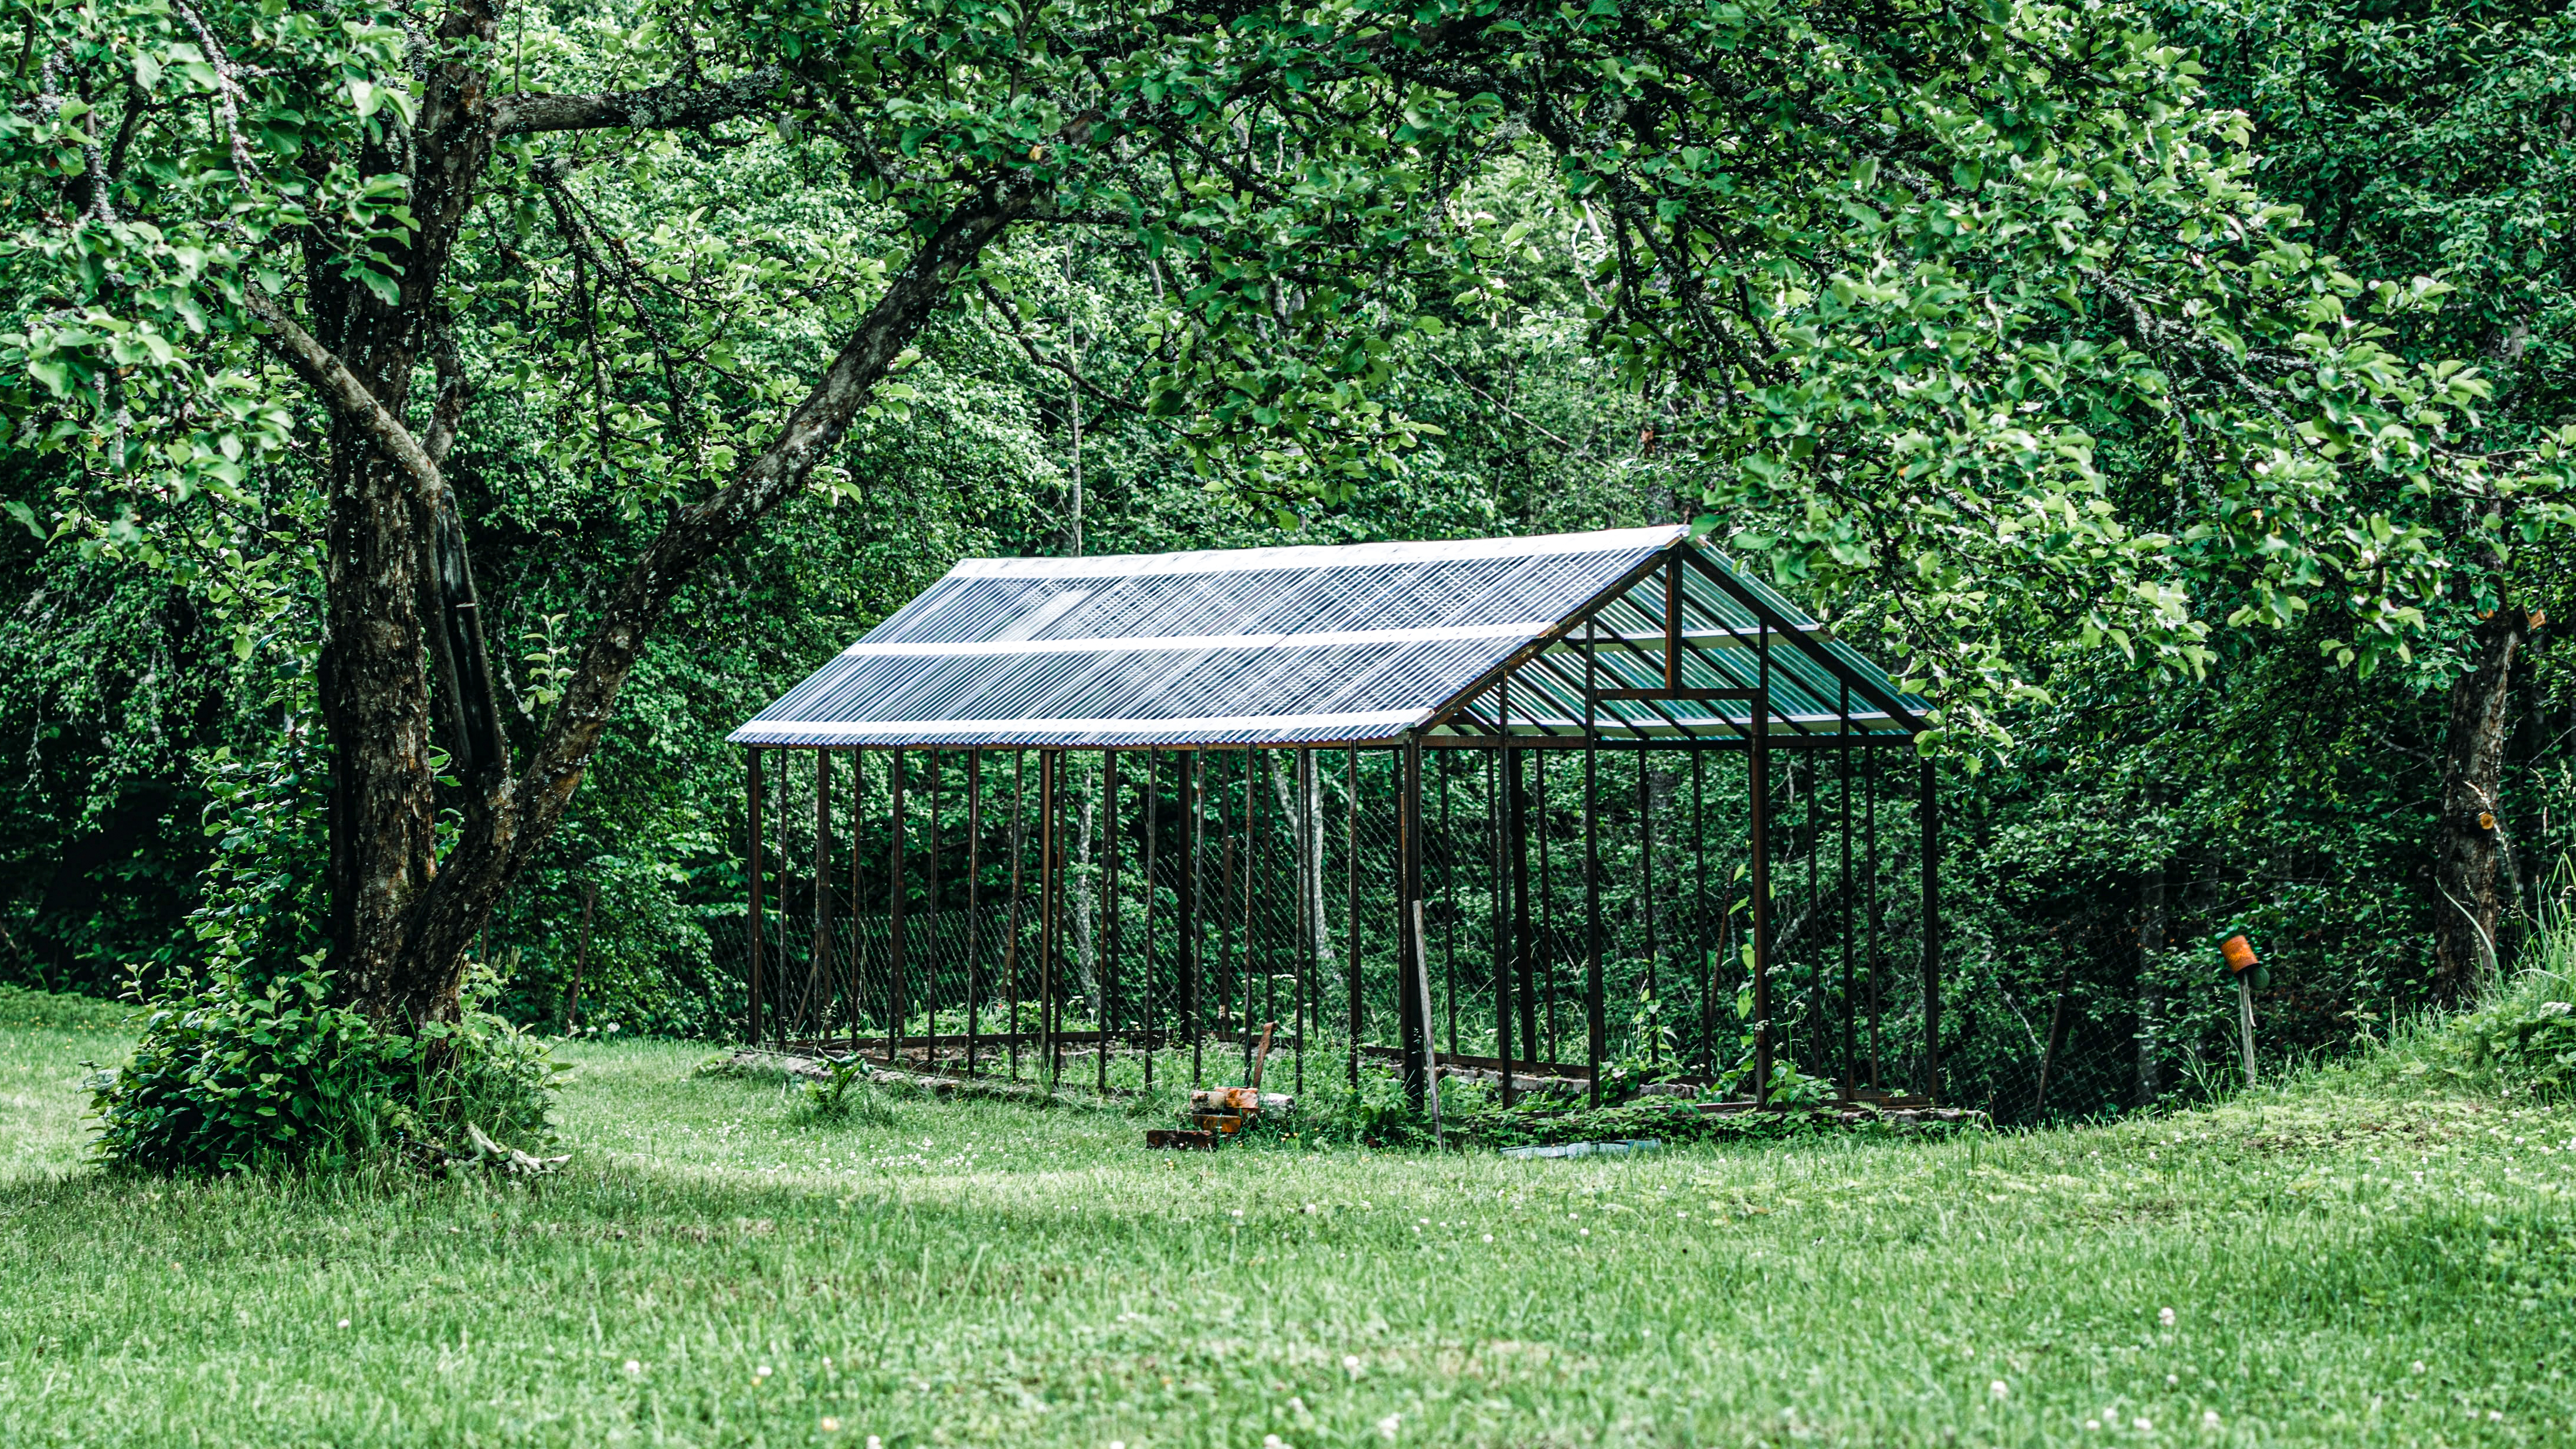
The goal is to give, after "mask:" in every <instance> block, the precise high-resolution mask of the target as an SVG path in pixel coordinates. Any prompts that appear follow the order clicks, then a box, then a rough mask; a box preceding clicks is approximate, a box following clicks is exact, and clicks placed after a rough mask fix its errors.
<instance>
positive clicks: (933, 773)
mask: <svg viewBox="0 0 2576 1449" xmlns="http://www.w3.org/2000/svg"><path fill="white" fill-rule="evenodd" d="M924 753H925V754H927V755H928V756H929V759H930V858H929V860H928V862H927V866H926V869H925V871H924V873H923V877H922V885H923V886H924V888H925V890H926V891H927V897H928V898H927V899H926V900H925V901H924V902H923V906H924V908H925V909H927V910H928V912H929V913H930V921H929V928H928V929H927V930H926V931H925V932H924V933H923V936H924V939H923V941H922V943H921V957H922V972H921V1004H922V1008H923V1011H922V1014H923V1015H924V1016H925V1017H927V1018H928V1019H929V1022H930V1040H929V1041H928V1042H926V1043H924V1044H923V1048H922V1051H923V1055H922V1062H921V1065H922V1069H923V1070H924V1071H932V1072H935V1071H937V1070H939V958H940V954H941V953H940V946H939V868H940V863H941V862H940V856H939V787H940V785H941V783H942V780H941V777H942V775H944V774H945V773H946V769H947V767H946V765H945V763H944V761H945V759H946V756H945V755H944V754H943V753H942V752H940V751H938V750H927V751H924Z"/></svg>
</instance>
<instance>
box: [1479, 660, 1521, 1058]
mask: <svg viewBox="0 0 2576 1449" xmlns="http://www.w3.org/2000/svg"><path fill="white" fill-rule="evenodd" d="M1510 689H1511V684H1510V682H1509V681H1508V679H1507V680H1506V681H1505V682H1504V684H1503V685H1502V689H1501V693H1500V694H1499V696H1498V697H1499V699H1500V703H1501V707H1500V709H1499V710H1498V711H1497V713H1499V714H1500V715H1501V716H1502V728H1503V729H1504V731H1505V734H1504V738H1505V739H1509V738H1510V737H1511V736H1510V733H1509V731H1510V729H1511V695H1510ZM1484 755H1485V844H1486V855H1485V860H1486V867H1485V883H1486V889H1485V916H1486V921H1487V926H1486V936H1487V939H1488V940H1489V941H1490V942H1491V944H1492V945H1493V948H1494V951H1493V971H1494V1055H1495V1057H1496V1058H1498V1059H1500V1060H1501V1062H1502V1064H1503V1082H1502V1086H1503V1105H1504V1106H1506V1107H1509V1106H1511V1105H1512V1103H1513V1102H1514V1101H1516V1100H1517V1099H1518V1097H1519V1092H1518V1091H1517V1090H1516V1089H1515V1087H1514V1084H1513V1082H1512V944H1511V943H1512V935H1511V919H1512V917H1511V892H1510V889H1509V885H1510V881H1511V874H1510V866H1509V862H1508V861H1507V860H1506V859H1505V858H1504V852H1503V816H1504V815H1505V814H1506V813H1507V808H1506V807H1505V805H1504V804H1503V755H1502V751H1501V750H1500V749H1492V750H1487V751H1485V752H1484Z"/></svg>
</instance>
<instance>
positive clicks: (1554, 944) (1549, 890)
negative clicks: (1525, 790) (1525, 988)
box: [1530, 750, 1565, 1064]
mask: <svg viewBox="0 0 2576 1449" xmlns="http://www.w3.org/2000/svg"><path fill="white" fill-rule="evenodd" d="M1530 771H1531V773H1533V774H1535V775H1536V776H1537V777H1538V918H1539V925H1538V940H1539V958H1538V963H1537V964H1538V972H1539V978H1538V980H1539V990H1540V991H1541V992H1542V993H1544V994H1545V995H1546V997H1547V1000H1546V1002H1545V1003H1544V1006H1543V1009H1544V1010H1545V1012H1546V1015H1547V1059H1548V1061H1549V1062H1550V1063H1551V1064H1553V1063H1556V1062H1561V1061H1563V1060H1565V1057H1564V1054H1563V1053H1562V1052H1561V1051H1560V1050H1559V1045H1560V1038H1559V1036H1558V1034H1557V1030H1556V968H1557V965H1558V964H1559V963H1558V959H1557V958H1558V957H1559V956H1560V955H1561V954H1562V952H1563V946H1564V943H1563V942H1561V941H1559V940H1558V939H1557V936H1556V875H1555V873H1554V872H1553V871H1552V870H1550V869H1549V861H1548V849H1547V838H1548V836H1549V835H1551V834H1553V833H1554V832H1553V831H1551V830H1549V829H1548V815H1547V751H1545V750H1541V751H1539V752H1538V754H1537V755H1536V757H1534V758H1533V759H1532V760H1531V761H1530Z"/></svg>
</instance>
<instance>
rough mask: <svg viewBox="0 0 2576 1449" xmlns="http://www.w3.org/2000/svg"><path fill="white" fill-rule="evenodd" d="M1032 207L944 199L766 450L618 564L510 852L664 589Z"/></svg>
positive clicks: (565, 767)
mask: <svg viewBox="0 0 2576 1449" xmlns="http://www.w3.org/2000/svg"><path fill="white" fill-rule="evenodd" d="M1037 209H1038V197H1037V192H1036V190H1035V187H1034V186H1032V185H1031V184H1030V183H1029V182H1027V181H1026V180H1024V179H1022V178H1017V177H1014V178H1011V179H1009V180H1006V181H1004V182H1001V183H999V184H996V185H994V186H991V187H988V188H986V189H985V190H983V191H981V192H979V193H978V194H976V195H975V196H972V197H970V198H968V199H967V200H965V201H963V202H960V203H959V204H958V205H957V206H956V207H954V208H953V209H952V210H951V211H950V212H949V214H948V216H947V218H946V219H945V220H943V221H942V222H941V223H940V225H939V228H938V230H937V231H935V232H933V233H932V234H931V236H930V239H929V240H928V241H926V242H924V243H923V244H922V247H921V250H920V251H918V252H916V253H914V255H913V258H912V261H911V262H910V263H909V264H907V265H906V266H905V267H904V269H903V270H902V271H901V272H899V273H897V274H896V275H895V277H894V279H893V281H892V283H891V285H889V286H888V287H887V288H886V293H885V295H884V296H883V297H881V298H879V299H878V300H877V304H876V305H875V306H874V307H872V308H870V309H869V310H868V314H867V316H866V317H865V318H864V319H863V320H862V321H861V322H860V323H859V326H858V329H857V331H855V332H854V333H852V334H851V336H850V339H849V341H848V342H847V343H846V344H844V345H843V346H842V348H841V351H840V354H839V355H838V356H837V357H835V358H833V359H832V365H831V367H830V368H828V369H827V370H826V371H825V372H824V374H823V377H822V379H821V380H820V381H819V382H817V383H815V385H814V388H813V390H812V391H811V392H809V393H808V394H807V395H806V397H805V400H804V401H803V402H802V403H799V404H798V405H797V408H796V411H795V412H794V413H792V414H790V415H789V417H788V419H787V422H786V424H785V426H783V427H781V428H780V429H779V431H778V435H777V438H776V439H775V440H774V441H773V442H772V443H771V444H770V445H769V447H768V448H767V449H766V450H764V451H763V452H762V453H761V455H760V456H759V457H758V458H755V459H753V460H752V461H751V463H750V464H749V465H748V466H746V467H745V468H744V469H743V470H742V472H741V474H740V475H738V476H737V477H736V478H735V479H734V481H733V482H732V483H730V484H727V485H726V486H725V488H724V489H723V490H722V491H721V492H719V493H717V494H716V495H715V496H714V497H712V498H709V499H707V500H706V501H705V502H703V503H700V504H698V505H696V506H695V507H693V508H690V509H687V510H686V511H684V512H682V513H681V514H680V516H679V517H678V519H676V520H675V521H673V523H672V524H671V526H670V527H668V528H666V529H664V530H663V531H662V534H661V536H660V537H658V538H656V539H654V540H653V543H652V545H651V546H650V547H649V548H647V549H646V550H645V552H644V556H643V557H642V558H640V559H638V560H636V562H635V564H634V566H633V567H632V568H630V569H629V570H628V571H627V573H626V577H625V578H624V579H622V580H620V581H619V583H618V586H617V591H616V593H615V594H614V595H613V596H611V598H610V599H609V601H608V605H607V607H606V609H605V610H603V612H602V615H601V618H600V621H599V625H598V627H597V628H596V629H595V630H593V631H592V633H591V636H590V640H589V642H588V644H587V645H585V646H584V648H583V650H582V660H581V664H580V666H579V667H578V668H577V669H576V670H575V671H574V673H573V677H572V679H571V680H570V681H568V683H567V685H566V687H565V691H564V698H563V702H562V703H561V704H560V705H558V706H557V707H556V710H555V713H554V716H553V718H551V719H550V720H548V721H547V722H546V730H545V734H544V737H543V739H542V741H541V742H540V743H539V745H538V747H537V749H536V750H535V752H534V753H533V755H532V756H531V757H530V759H529V761H528V766H527V769H526V771H525V773H523V774H522V775H521V777H520V782H519V783H520V789H521V791H522V800H521V809H522V812H523V813H522V815H521V818H520V820H519V821H518V830H517V839H516V841H515V842H514V844H515V845H516V847H517V849H518V850H519V851H521V852H525V851H528V850H532V849H534V848H535V847H536V845H537V844H538V843H540V842H542V841H543V840H544V839H545V837H546V835H547V834H548V832H550V831H551V830H552V829H553V827H554V825H555V822H556V821H557V820H559V819H560V818H561V817H562V814H563V810H564V807H565V805H566V804H567V803H568V802H569V801H570V800H571V798H572V792H573V789H574V787H575V786H576V785H578V784H579V783H580V781H581V775H582V771H583V768H584V767H585V766H586V765H587V763H588V762H589V759H590V756H591V752H592V751H593V750H594V749H595V748H596V747H597V745H598V742H599V735H600V732H601V731H602V730H603V729H605V728H606V727H607V724H608V716H609V712H610V711H611V710H612V709H613V708H614V707H615V704H616V701H617V695H618V692H619V690H620V689H621V688H623V687H624V685H625V682H626V675H627V672H628V671H629V670H631V669H632V668H633V667H634V663H635V659H636V656H637V655H638V654H639V653H640V652H641V651H642V649H643V646H644V641H645V639H646V637H647V636H648V635H650V633H651V632H652V630H653V628H654V626H655V624H656V623H658V622H659V621H660V619H661V616H662V614H663V612H664V611H665V610H666V609H668V608H669V607H670V602H671V599H672V597H673V596H674V595H676V594H677V593H678V592H679V591H680V589H681V587H682V586H683V585H685V584H686V583H688V581H689V580H690V578H691V577H693V576H694V575H695V574H696V572H697V571H698V569H699V568H701V567H702V566H704V565H705V563H706V562H707V561H708V560H709V559H711V558H713V557H715V556H716V555H717V554H718V553H720V552H722V551H723V550H724V549H725V548H726V547H728V546H729V545H731V544H732V543H733V542H734V541H735V540H737V539H739V538H741V537H742V536H743V535H744V534H746V533H748V532H750V531H751V529H752V527H753V526H754V525H755V524H757V523H759V521H760V520H761V519H762V518H763V517H764V516H765V515H767V514H768V513H769V512H770V511H771V510H772V509H774V508H776V507H777V506H778V505H779V504H780V503H782V502H784V501H786V499H787V498H788V497H789V496H790V495H791V494H793V493H794V491H795V490H796V489H797V488H798V487H800V486H802V484H803V483H804V481H805V478H806V476H807V475H808V474H810V473H811V472H812V471H813V469H814V466H815V465H816V464H817V463H819V462H821V461H822V460H823V458H824V457H825V456H826V455H827V454H828V453H829V452H830V450H831V449H832V448H833V447H834V446H835V445H836V444H838V443H839V441H840V439H841V435H842V434H843V433H844V432H846V431H847V430H848V428H849V425H850V422H851V420H852V419H854V418H856V417H857V416H858V414H859V410H860V409H861V408H862V407H863V406H865V405H866V403H867V399H868V395H869V394H870V393H871V392H872V391H873V390H874V389H875V387H876V384H877V383H878V382H879V381H880V380H882V379H883V378H884V376H885V374H886V371H887V369H889V368H890V367H892V366H893V365H894V360H895V359H896V358H897V357H898V356H900V355H901V354H902V352H903V350H904V348H906V347H908V346H910V345H911V344H912V341H913V339H914V338H915V337H917V336H918V335H920V332H921V329H922V327H923V326H924V325H926V324H927V323H928V322H929V320H930V319H931V317H932V315H933V314H935V313H936V312H937V311H938V309H939V308H940V306H941V305H942V304H943V303H944V302H945V301H946V299H947V296H948V291H949V288H950V287H952V286H954V285H955V284H956V283H957V282H958V281H959V280H960V278H961V277H962V275H963V274H964V273H965V272H966V271H967V270H968V269H969V268H971V267H973V266H974V265H975V263H976V261H977V260H978V259H979V258H980V257H981V256H982V255H983V251H984V248H985V247H986V246H987V245H989V244H990V243H991V242H992V241H993V240H994V239H995V238H997V237H999V236H1000V235H1001V234H1002V233H1003V232H1004V231H1005V230H1007V229H1008V228H1009V227H1010V226H1011V224H1012V223H1013V222H1016V221H1019V220H1021V219H1023V218H1024V217H1027V216H1028V215H1029V214H1030V213H1031V212H1033V211H1035V210H1037Z"/></svg>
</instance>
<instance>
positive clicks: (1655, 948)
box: [1637, 749, 1663, 1062]
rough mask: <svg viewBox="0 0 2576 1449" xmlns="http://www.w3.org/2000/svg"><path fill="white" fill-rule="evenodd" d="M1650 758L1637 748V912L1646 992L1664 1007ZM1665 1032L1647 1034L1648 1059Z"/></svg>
mask: <svg viewBox="0 0 2576 1449" xmlns="http://www.w3.org/2000/svg"><path fill="white" fill-rule="evenodd" d="M1646 757H1647V751H1645V750H1642V749H1641V750H1639V751H1637V878H1638V881H1639V882H1640V885H1639V894H1638V897H1637V913H1638V914H1639V915H1641V916H1643V917H1645V925H1646V995H1647V997H1648V998H1649V999H1653V1000H1655V1004H1656V1006H1657V1008H1658V1009H1659V1010H1660V1008H1661V1007H1662V1005H1663V1003H1662V1001H1661V1000H1660V999H1659V996H1660V993H1659V992H1658V991H1657V989H1656V988H1657V987H1659V986H1661V985H1662V973H1661V972H1660V971H1659V970H1657V968H1656V958H1657V956H1658V954H1659V953H1660V951H1661V949H1662V947H1663V941H1662V939H1661V938H1660V937H1659V936H1657V934H1656V932H1655V786H1654V774H1653V772H1652V771H1650V770H1648V769H1647V768H1646ZM1661 1035H1662V1033H1660V1032H1649V1033H1648V1034H1647V1037H1646V1060H1648V1061H1650V1062H1651V1061H1654V1060H1655V1059H1656V1057H1657V1054H1658V1053H1659V1052H1660V1051H1661V1050H1662V1044H1661V1043H1660V1042H1658V1041H1657V1040H1656V1038H1657V1037H1659V1036H1661Z"/></svg>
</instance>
